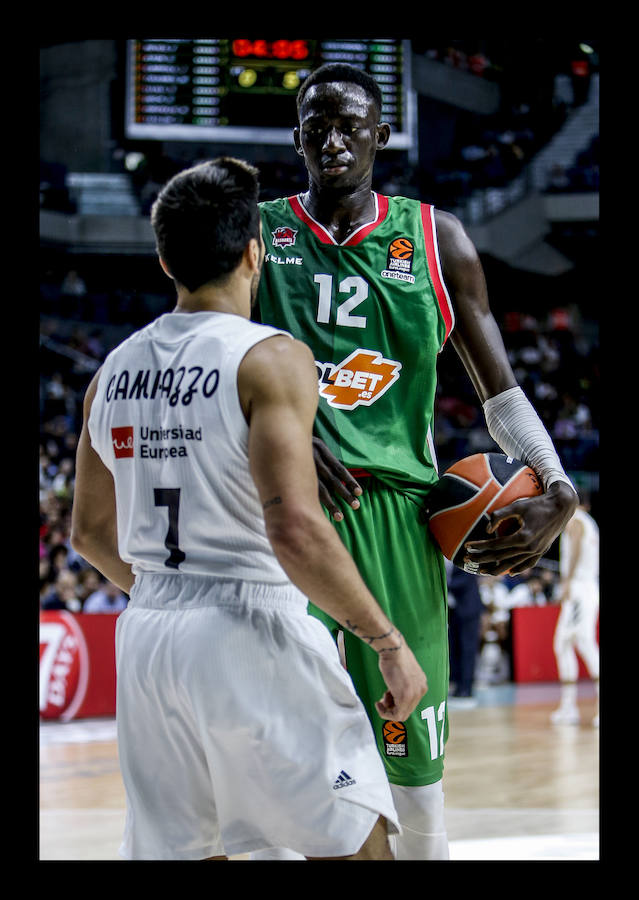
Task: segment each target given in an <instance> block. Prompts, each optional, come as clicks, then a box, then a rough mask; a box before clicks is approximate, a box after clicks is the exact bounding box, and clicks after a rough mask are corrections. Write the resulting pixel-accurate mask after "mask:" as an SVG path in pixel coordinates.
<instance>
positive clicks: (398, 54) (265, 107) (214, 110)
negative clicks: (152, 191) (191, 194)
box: [125, 38, 415, 149]
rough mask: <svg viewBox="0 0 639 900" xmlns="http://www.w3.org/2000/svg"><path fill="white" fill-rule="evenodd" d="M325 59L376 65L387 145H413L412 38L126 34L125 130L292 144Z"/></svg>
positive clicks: (143, 135) (148, 135)
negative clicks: (305, 91)
mask: <svg viewBox="0 0 639 900" xmlns="http://www.w3.org/2000/svg"><path fill="white" fill-rule="evenodd" d="M327 62H347V63H350V64H351V65H354V66H357V67H358V68H361V69H363V70H365V71H366V72H368V73H369V74H371V75H372V76H373V77H374V78H375V80H376V81H377V82H378V84H379V86H380V88H381V91H382V98H383V108H382V121H384V122H388V123H389V124H390V125H391V130H392V137H391V142H390V144H389V147H390V148H398V149H402V148H410V147H412V146H413V144H414V132H415V122H414V119H415V116H414V94H413V91H412V88H411V68H410V41H403V40H397V39H390V38H379V39H366V40H342V39H336V40H328V39H324V40H319V39H318V40H310V39H309V40H305V39H300V40H285V39H279V40H268V39H250V38H194V39H182V38H154V39H147V40H129V41H127V72H126V97H125V101H126V102H125V110H126V111H125V116H126V121H125V134H126V136H127V137H128V138H132V139H143V140H147V139H155V140H162V141H170V140H180V141H204V142H206V141H209V140H211V141H225V142H226V141H228V142H231V143H262V144H290V143H291V141H292V130H293V128H294V127H295V125H296V124H297V111H296V106H295V97H296V95H297V91H298V88H299V86H300V85H301V83H302V81H304V79H305V78H306V77H307V76H308V75H309V74H310V73H311V72H312V71H313V70H314V69H316V68H318V67H319V66H321V65H323V64H324V63H327Z"/></svg>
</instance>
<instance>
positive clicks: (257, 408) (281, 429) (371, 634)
mask: <svg viewBox="0 0 639 900" xmlns="http://www.w3.org/2000/svg"><path fill="white" fill-rule="evenodd" d="M238 389H239V394H240V401H241V404H242V409H243V411H244V415H245V417H246V419H247V422H248V424H249V465H250V468H251V474H252V476H253V479H254V481H255V485H256V487H257V491H258V494H259V496H260V499H261V502H262V506H263V509H264V520H265V523H266V533H267V535H268V538H269V540H270V542H271V545H272V547H273V550H274V552H275V554H276V556H277V558H278V560H279V562H280V564H281V566H282V568H283V569H284V571H285V572H286V573H287V575H288V576H289V578H290V579H291V581H292V582H293V583H294V584H295V585H296V586H297V587H298V588H299V589H300V590H301V591H302V592H303V593H304V594H305V595H306V596H307V597H308V598H309V600H311V601H312V602H313V603H314V604H315V605H316V606H317V607H319V609H322V610H324V612H326V613H328V614H329V615H330V616H332V617H333V618H334V619H335V620H336V621H337V622H339V623H340V624H341V625H342V626H343V627H344V628H345V629H347V630H349V631H351V632H352V633H353V634H355V635H356V636H357V637H359V638H361V639H362V640H363V641H365V642H366V643H367V644H369V646H370V647H371V648H372V649H373V650H375V651H376V652H377V654H378V657H379V667H380V671H381V673H382V675H383V677H384V681H385V683H386V686H387V688H388V691H387V692H386V694H385V695H384V697H383V698H381V699H380V700H379V701H378V703H377V710H378V712H379V714H380V716H381V717H382V718H386V719H391V720H399V721H403V720H404V719H405V718H407V716H408V715H410V713H411V712H412V711H413V710H414V709H415V707H416V706H417V703H418V702H419V701H420V699H421V698H422V697H423V695H424V694H425V693H426V690H427V682H426V676H425V675H424V673H423V671H422V670H421V668H420V667H419V665H418V663H417V661H416V660H415V657H414V655H413V653H412V651H411V650H410V648H409V647H408V645H407V644H406V642H405V640H404V638H403V636H402V635H401V634H400V633H399V631H398V630H397V629H396V628H395V627H394V626H393V624H392V623H391V622H390V621H389V619H388V618H387V617H386V615H385V614H384V612H383V611H382V610H381V608H380V607H379V605H378V604H377V601H376V600H375V598H374V597H373V595H372V594H371V593H370V591H369V590H368V588H367V587H366V585H365V584H364V582H363V580H362V578H361V576H360V574H359V572H358V570H357V567H356V566H355V563H354V562H353V559H352V558H351V556H350V555H349V553H348V551H347V550H346V548H345V547H344V545H343V544H342V542H341V541H340V539H339V537H338V536H337V534H336V533H335V530H334V528H333V526H332V525H331V524H330V522H329V520H328V519H327V518H326V516H325V515H324V512H323V510H322V507H321V504H320V501H319V498H318V481H317V473H316V468H315V462H314V459H313V422H314V419H315V414H316V411H317V403H318V393H317V374H316V371H315V364H314V361H313V356H312V353H311V351H310V350H309V348H308V347H307V346H306V345H304V344H302V343H301V342H299V341H293V340H291V339H290V338H288V337H284V336H277V337H272V338H268V339H266V340H264V341H262V342H261V343H259V344H257V345H255V347H253V348H252V349H251V350H250V351H249V352H248V353H247V355H246V356H245V358H244V360H243V362H242V364H241V366H240V369H239V372H238Z"/></svg>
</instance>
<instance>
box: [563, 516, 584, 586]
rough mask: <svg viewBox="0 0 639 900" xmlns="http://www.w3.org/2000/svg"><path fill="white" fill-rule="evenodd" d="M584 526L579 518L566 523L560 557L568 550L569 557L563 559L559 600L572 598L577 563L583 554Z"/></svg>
mask: <svg viewBox="0 0 639 900" xmlns="http://www.w3.org/2000/svg"><path fill="white" fill-rule="evenodd" d="M583 537H584V526H583V523H582V522H580V521H579V519H576V518H574V517H573V518H572V519H571V520H570V522H568V524H567V525H566V528H565V531H564V533H563V534H562V536H561V539H560V544H559V554H560V559H561V555H562V553H563V554H565V553H566V552H568V553H569V554H570V556H569V559H568V560H566V559H561V577H560V579H559V602H560V603H566V602H567V601H568V600H569V599H570V585H571V583H572V580H573V578H574V577H575V571H576V569H577V564H578V562H579V559H580V557H581V554H582V541H583Z"/></svg>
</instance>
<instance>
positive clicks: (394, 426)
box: [258, 193, 454, 494]
mask: <svg viewBox="0 0 639 900" xmlns="http://www.w3.org/2000/svg"><path fill="white" fill-rule="evenodd" d="M373 197H374V199H375V210H376V212H375V217H374V219H373V221H371V222H369V223H367V224H365V225H363V226H362V227H360V228H359V229H357V230H356V231H355V232H354V233H352V234H351V235H349V237H348V238H347V239H346V240H345V241H344V242H343V243H341V244H337V243H336V242H335V240H334V239H333V237H332V236H331V235H330V233H329V232H328V230H327V229H325V228H324V227H323V226H322V225H321V224H320V223H319V222H316V221H315V220H314V219H313V218H312V217H311V216H310V215H309V214H308V212H307V211H306V210H305V208H304V207H303V205H302V203H301V200H300V197H299V196H293V197H287V198H282V199H280V200H273V201H267V202H264V203H261V204H260V209H261V215H262V226H263V228H262V234H263V238H264V242H265V244H266V258H265V262H264V266H263V272H262V279H261V283H260V289H259V293H258V304H259V310H260V316H261V320H262V322H264V323H267V324H269V325H275V326H277V327H279V328H283V329H285V330H287V331H289V332H290V333H291V334H292V335H293V336H294V337H296V338H299V339H300V340H301V341H304V343H306V344H308V345H309V347H310V348H311V350H312V351H313V354H314V357H315V362H316V366H317V373H318V384H319V392H320V401H319V409H318V415H317V420H316V434H317V436H318V437H320V438H321V439H322V440H323V441H325V443H326V444H327V445H328V447H329V449H330V450H331V451H332V452H333V453H334V455H335V456H337V457H338V459H340V460H341V461H342V463H343V464H344V465H345V466H347V467H348V468H349V469H353V470H358V469H363V470H365V471H367V472H370V473H372V474H375V475H376V476H377V477H378V478H379V479H380V480H382V481H384V482H385V483H387V484H389V485H390V486H394V487H397V488H400V489H403V490H408V491H414V492H416V493H418V494H419V493H421V492H422V491H423V489H424V488H426V487H427V486H428V485H430V484H432V483H433V482H434V481H435V480H436V478H437V471H436V460H435V454H434V446H433V439H432V429H433V407H434V400H435V388H436V366H437V356H438V353H439V352H440V351H441V349H442V347H443V345H444V342H445V341H446V339H447V337H448V335H449V334H450V332H451V330H452V328H453V324H454V319H453V313H452V306H451V303H450V298H449V296H448V293H447V291H446V287H445V285H444V282H443V279H442V275H441V270H440V264H439V256H438V250H437V239H436V232H435V225H434V209H433V207H432V206H430V205H427V204H422V203H420V202H419V201H418V200H412V199H408V198H405V197H385V196H383V195H381V194H377V193H375V194H373Z"/></svg>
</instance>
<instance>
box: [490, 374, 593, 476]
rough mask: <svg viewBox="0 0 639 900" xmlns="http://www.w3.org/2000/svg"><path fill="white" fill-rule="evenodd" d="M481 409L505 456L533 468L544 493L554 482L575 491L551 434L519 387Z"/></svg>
mask: <svg viewBox="0 0 639 900" xmlns="http://www.w3.org/2000/svg"><path fill="white" fill-rule="evenodd" d="M483 410H484V415H485V417H486V425H487V426H488V433H489V434H490V436H491V438H492V439H493V440H494V441H495V443H496V444H497V445H498V446H499V447H501V449H502V450H503V451H504V453H506V454H507V455H508V456H512V457H513V459H519V460H521V462H523V463H525V464H526V465H527V466H530V468H531V469H534V471H535V472H536V473H537V475H538V476H539V477H540V478H541V481H542V484H543V486H544V490H545V491H546V490H548V488H549V487H550V485H551V484H552V483H553V482H554V481H565V482H566V484H569V485H570V487H571V488H572V489H573V490H575V487H574V485H573V483H572V482H571V480H570V479H569V478H568V476H567V475H566V473H565V472H564V469H563V466H562V465H561V462H560V460H559V457H558V456H557V451H556V450H555V448H554V446H553V442H552V440H551V438H550V435H549V434H548V432H547V431H546V429H545V427H544V424H543V422H542V421H541V419H540V418H539V416H538V415H537V413H536V412H535V410H534V409H533V407H532V404H531V403H530V401H529V400H528V398H527V397H526V395H525V394H524V392H523V391H522V389H521V388H520V387H513V388H509V389H508V390H506V391H502V393H501V394H497V395H496V396H495V397H490V398H489V399H488V400H486V402H485V403H484V404H483ZM575 493H576V491H575Z"/></svg>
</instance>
